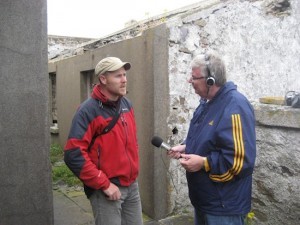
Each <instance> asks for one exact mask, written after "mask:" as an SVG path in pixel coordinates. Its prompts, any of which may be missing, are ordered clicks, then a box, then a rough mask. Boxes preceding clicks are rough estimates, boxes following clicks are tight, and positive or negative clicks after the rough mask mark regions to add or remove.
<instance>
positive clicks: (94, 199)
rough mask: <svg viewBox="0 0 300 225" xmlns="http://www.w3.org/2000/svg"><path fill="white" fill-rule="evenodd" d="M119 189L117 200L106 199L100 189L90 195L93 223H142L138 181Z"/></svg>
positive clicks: (115, 224) (130, 224)
mask: <svg viewBox="0 0 300 225" xmlns="http://www.w3.org/2000/svg"><path fill="white" fill-rule="evenodd" d="M119 189H120V192H121V199H120V200H118V201H111V200H108V199H107V198H106V197H105V195H104V193H103V192H102V191H101V190H98V191H95V192H94V193H93V194H92V195H91V197H90V202H91V205H92V209H93V213H94V218H95V225H143V218H142V206H141V199H140V194H139V186H138V182H137V181H135V182H134V183H133V184H131V185H130V186H129V187H119Z"/></svg>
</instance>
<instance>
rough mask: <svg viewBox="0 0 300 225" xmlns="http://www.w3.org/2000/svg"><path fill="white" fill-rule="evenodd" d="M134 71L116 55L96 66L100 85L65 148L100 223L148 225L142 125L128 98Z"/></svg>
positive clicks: (79, 114)
mask: <svg viewBox="0 0 300 225" xmlns="http://www.w3.org/2000/svg"><path fill="white" fill-rule="evenodd" d="M130 67H131V65H130V63H128V62H122V61H121V60H120V59H119V58H116V57H107V58H104V59H102V60H101V61H100V62H99V63H98V64H97V65H96V68H95V75H96V76H97V77H98V79H99V84H97V85H96V86H95V87H94V89H93V92H92V95H91V98H89V99H87V100H86V101H85V102H83V103H82V104H81V105H80V107H79V109H78V110H77V112H76V114H75V116H74V118H73V121H72V125H71V130H70V133H69V137H68V141H67V143H66V146H65V149H64V160H65V163H66V164H67V166H68V167H69V168H70V170H71V171H72V172H73V173H74V174H75V175H76V176H77V177H78V178H79V179H80V180H81V181H82V182H83V184H84V190H85V193H86V195H87V197H88V198H89V199H90V202H91V205H92V208H93V213H94V217H95V224H96V225H121V224H134V225H141V224H143V221H142V209H141V201H140V195H139V189H138V183H137V176H138V172H139V156H138V142H137V136H136V123H135V118H134V111H133V108H132V104H131V102H130V101H129V100H128V99H127V98H126V97H124V96H125V94H126V85H127V78H126V71H127V70H129V69H130ZM114 120H115V121H116V122H115V123H113V122H112V121H114ZM108 127H112V128H110V129H109V128H108ZM104 130H105V131H104ZM105 132H107V133H105Z"/></svg>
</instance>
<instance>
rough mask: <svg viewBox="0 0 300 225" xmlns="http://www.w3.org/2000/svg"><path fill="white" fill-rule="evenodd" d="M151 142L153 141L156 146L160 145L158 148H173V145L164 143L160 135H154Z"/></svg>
mask: <svg viewBox="0 0 300 225" xmlns="http://www.w3.org/2000/svg"><path fill="white" fill-rule="evenodd" d="M151 143H152V144H153V145H154V146H155V147H158V148H160V147H163V148H164V149H166V150H170V149H171V147H170V146H169V145H168V144H166V143H164V141H163V139H161V138H160V137H158V136H154V137H153V138H152V140H151Z"/></svg>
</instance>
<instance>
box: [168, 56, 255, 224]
mask: <svg viewBox="0 0 300 225" xmlns="http://www.w3.org/2000/svg"><path fill="white" fill-rule="evenodd" d="M191 68H192V74H191V77H190V79H189V83H190V84H191V85H192V86H193V88H194V90H195V93H196V94H198V95H199V96H200V97H201V99H200V104H199V106H198V107H197V109H196V110H195V112H194V115H193V118H192V120H191V122H190V127H189V131H188V134H187V137H186V139H185V141H184V143H183V144H181V145H177V146H174V147H172V148H171V150H170V151H169V155H170V157H172V158H175V159H179V161H180V164H181V165H182V166H183V167H184V168H185V170H186V177H187V181H188V187H189V197H190V200H191V203H192V205H193V206H194V208H195V225H244V219H245V216H246V215H247V213H248V212H249V211H250V209H251V191H252V188H251V186H252V173H253V168H254V163H255V158H256V136H255V116H254V111H253V108H252V106H251V104H250V103H249V101H248V100H247V98H246V97H245V96H244V95H242V94H241V93H240V92H238V91H237V87H236V85H235V84H234V83H233V82H227V81H226V71H225V65H224V62H223V61H222V59H221V58H220V57H219V56H218V55H217V54H215V53H213V52H211V53H207V54H205V55H199V56H196V57H195V58H194V59H193V60H192V63H191Z"/></svg>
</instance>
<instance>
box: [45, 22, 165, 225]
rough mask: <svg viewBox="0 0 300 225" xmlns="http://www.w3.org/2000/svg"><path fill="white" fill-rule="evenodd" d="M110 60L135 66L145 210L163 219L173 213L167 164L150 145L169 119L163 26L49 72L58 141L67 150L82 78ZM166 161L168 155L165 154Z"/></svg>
mask: <svg viewBox="0 0 300 225" xmlns="http://www.w3.org/2000/svg"><path fill="white" fill-rule="evenodd" d="M106 56H115V57H119V58H121V59H122V60H124V61H128V62H131V64H132V68H131V69H130V71H129V72H128V76H127V79H128V92H129V93H128V95H127V97H128V98H129V99H130V100H131V101H132V103H133V106H134V109H135V116H136V121H137V129H138V141H139V147H140V168H141V170H140V175H139V184H140V191H141V197H142V205H143V211H144V212H145V213H146V214H147V215H148V216H150V217H152V218H155V219H159V218H164V217H166V215H167V214H168V212H169V209H168V205H169V204H168V202H169V195H168V194H167V191H168V183H167V182H168V180H167V176H166V173H167V164H168V162H167V159H165V160H166V162H165V164H166V165H164V163H163V162H162V160H161V157H162V156H161V152H160V151H158V150H157V149H155V148H154V147H153V146H152V145H151V142H150V141H151V138H152V137H153V135H154V134H159V135H163V136H165V135H166V128H167V127H166V118H167V116H168V114H169V108H168V105H169V101H168V99H169V97H168V92H169V91H168V73H167V70H168V69H167V65H168V38H167V29H166V27H165V25H162V26H158V27H156V28H154V29H149V30H147V31H146V32H144V33H143V34H142V35H141V36H139V37H136V38H134V39H129V40H125V41H122V42H117V43H114V44H109V45H106V46H104V47H101V48H99V49H95V50H91V51H87V52H85V54H83V55H79V56H75V57H71V58H68V59H65V60H61V61H57V62H52V63H49V73H56V79H57V81H56V83H57V90H56V93H57V108H58V113H57V114H58V127H59V140H60V143H61V145H64V143H65V141H66V139H67V136H68V132H69V129H70V124H71V120H72V118H73V115H74V113H75V110H76V108H77V107H78V106H79V104H80V103H81V101H82V100H83V99H81V94H80V93H81V90H80V89H81V83H80V76H81V73H82V72H85V71H91V70H94V68H95V66H96V64H97V63H98V62H99V61H100V60H101V59H102V58H104V57H106ZM163 155H164V156H163V157H164V158H165V154H163Z"/></svg>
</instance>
